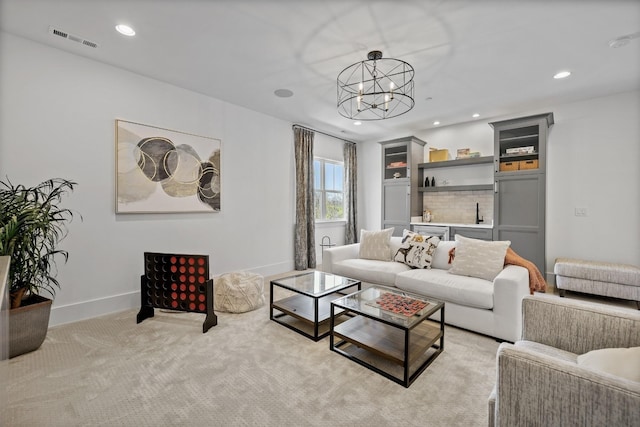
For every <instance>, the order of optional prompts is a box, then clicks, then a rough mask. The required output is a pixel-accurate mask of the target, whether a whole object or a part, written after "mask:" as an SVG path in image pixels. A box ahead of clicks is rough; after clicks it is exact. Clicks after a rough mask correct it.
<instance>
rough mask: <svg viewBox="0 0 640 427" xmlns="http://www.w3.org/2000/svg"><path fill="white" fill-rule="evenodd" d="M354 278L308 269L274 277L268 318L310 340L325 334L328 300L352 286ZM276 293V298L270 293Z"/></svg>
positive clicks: (356, 283) (316, 339)
mask: <svg viewBox="0 0 640 427" xmlns="http://www.w3.org/2000/svg"><path fill="white" fill-rule="evenodd" d="M356 287H357V290H360V289H361V287H362V284H361V282H360V281H358V280H354V279H349V278H348V277H342V276H337V275H335V274H329V273H324V272H322V271H312V272H309V273H302V274H298V275H295V276H290V277H284V278H282V279H275V280H272V281H271V284H270V289H269V290H270V292H269V294H270V296H269V310H270V311H269V318H270V319H271V320H273V321H275V322H278V323H280V324H281V325H283V326H286V327H287V328H290V329H292V330H294V331H296V332H298V333H299V334H302V335H304V336H305V337H307V338H311V339H312V340H314V341H319V340H320V339H322V338H324V337H326V336H327V335H329V317H330V316H329V314H330V313H329V311H330V310H329V309H330V303H331V301H332V300H334V299H336V298H339V297H342V296H344V295H346V294H348V293H349V292H347V291H346V290H347V289H349V288H353V289H352V292H353V291H356ZM274 293H277V294H278V299H276V297H274Z"/></svg>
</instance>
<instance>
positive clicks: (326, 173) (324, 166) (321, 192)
mask: <svg viewBox="0 0 640 427" xmlns="http://www.w3.org/2000/svg"><path fill="white" fill-rule="evenodd" d="M313 189H314V193H315V200H314V209H315V218H316V221H335V220H343V219H344V164H343V163H342V162H336V161H334V160H325V159H319V158H315V159H314V160H313Z"/></svg>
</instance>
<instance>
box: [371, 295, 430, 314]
mask: <svg viewBox="0 0 640 427" xmlns="http://www.w3.org/2000/svg"><path fill="white" fill-rule="evenodd" d="M375 303H376V304H377V306H379V307H380V308H381V309H383V310H387V311H390V312H392V313H397V314H403V315H405V316H407V317H410V316H413V315H414V314H416V313H418V312H419V311H420V310H422V309H423V308H425V307H426V306H428V305H429V303H428V302H426V301H421V300H418V299H414V298H409V297H405V296H402V295H398V294H394V293H391V292H385V293H383V294H382V295H380V297H379V298H377V299H376V300H375Z"/></svg>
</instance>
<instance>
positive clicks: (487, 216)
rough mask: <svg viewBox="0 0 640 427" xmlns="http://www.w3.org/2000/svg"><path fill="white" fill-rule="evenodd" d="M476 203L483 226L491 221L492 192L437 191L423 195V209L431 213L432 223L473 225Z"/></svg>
mask: <svg viewBox="0 0 640 427" xmlns="http://www.w3.org/2000/svg"><path fill="white" fill-rule="evenodd" d="M476 203H479V204H480V218H482V217H484V224H491V222H492V221H493V191H492V190H480V191H439V192H435V193H424V195H423V206H424V207H423V209H424V210H429V211H431V221H432V222H451V223H460V224H473V223H475V222H476Z"/></svg>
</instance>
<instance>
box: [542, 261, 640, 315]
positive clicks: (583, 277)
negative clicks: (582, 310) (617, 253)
mask: <svg viewBox="0 0 640 427" xmlns="http://www.w3.org/2000/svg"><path fill="white" fill-rule="evenodd" d="M553 272H554V273H555V274H556V287H557V288H558V291H559V292H560V296H561V297H563V296H564V294H565V290H568V291H576V292H584V293H587V294H593V295H602V296H607V297H614V298H621V299H626V300H631V301H635V302H636V303H637V304H638V309H640V268H638V267H635V266H633V265H628V264H616V263H610V262H598V261H583V260H579V259H572V258H558V259H556V264H555V266H554V267H553Z"/></svg>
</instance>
